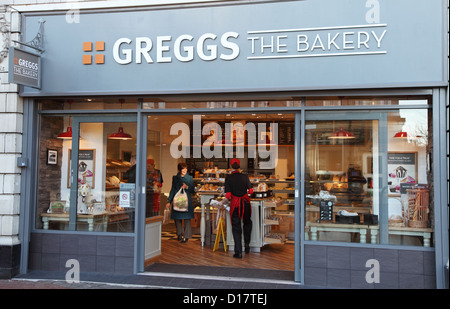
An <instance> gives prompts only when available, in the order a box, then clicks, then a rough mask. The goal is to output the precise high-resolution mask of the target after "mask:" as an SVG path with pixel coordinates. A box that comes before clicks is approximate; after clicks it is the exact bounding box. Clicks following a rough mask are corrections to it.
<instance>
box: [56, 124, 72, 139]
mask: <svg viewBox="0 0 450 309" xmlns="http://www.w3.org/2000/svg"><path fill="white" fill-rule="evenodd" d="M57 138H60V139H72V127H70V126H69V127H67V130H66V131H65V132H62V133H59V134H58V136H57Z"/></svg>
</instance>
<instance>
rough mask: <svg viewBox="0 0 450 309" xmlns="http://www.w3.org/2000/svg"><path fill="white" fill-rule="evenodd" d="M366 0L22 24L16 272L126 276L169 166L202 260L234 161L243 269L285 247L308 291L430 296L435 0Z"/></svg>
mask: <svg viewBox="0 0 450 309" xmlns="http://www.w3.org/2000/svg"><path fill="white" fill-rule="evenodd" d="M356 3H358V4H356ZM376 3H377V5H372V6H370V5H369V6H367V7H366V6H365V5H364V4H362V5H361V4H359V2H357V1H355V5H353V6H351V7H345V6H342V4H340V2H339V1H331V0H327V1H320V2H319V1H277V2H272V1H262V2H257V3H254V2H239V3H221V4H210V5H185V6H176V5H173V6H161V7H157V8H155V7H140V8H133V9H130V8H128V9H114V10H112V9H111V10H108V9H104V10H92V11H89V10H87V11H83V10H81V11H80V15H79V22H76V23H74V22H68V20H67V16H66V12H63V11H60V12H59V11H51V12H25V13H23V14H22V36H23V40H22V41H23V42H28V41H30V40H31V39H33V37H34V36H35V35H36V33H37V32H38V31H39V28H40V25H41V24H42V22H43V20H44V21H45V22H44V33H45V36H44V52H42V53H41V54H40V57H41V64H40V65H41V69H42V72H41V74H42V75H41V85H40V88H39V89H38V88H32V87H27V86H22V87H21V92H20V95H21V96H22V97H23V98H24V121H23V122H24V131H23V132H24V133H23V158H25V159H26V162H27V166H24V167H23V169H22V192H21V211H20V213H21V226H20V237H21V244H22V245H21V250H22V251H21V266H20V271H21V272H23V273H26V272H27V271H29V270H34V269H39V270H57V271H65V270H67V268H66V267H67V266H66V262H67V261H68V260H71V259H75V260H77V261H79V263H80V267H81V269H82V270H84V271H90V272H108V273H141V272H144V271H145V269H146V267H147V265H149V263H152V261H155V260H157V259H158V258H161V257H164V255H165V254H166V253H165V252H164V250H165V249H164V246H162V244H161V243H162V242H164V241H165V236H164V235H165V229H167V225H165V224H163V212H164V205H165V204H166V202H167V197H168V193H169V192H170V186H171V179H172V176H173V175H175V174H176V173H177V164H178V163H186V164H187V166H188V171H189V173H190V174H191V175H192V177H193V178H194V181H195V186H196V193H195V198H194V201H195V202H196V205H195V206H196V218H195V219H193V222H192V224H193V231H194V233H195V234H198V235H197V236H198V241H197V243H196V245H197V246H198V247H200V248H203V249H202V250H209V251H212V249H210V248H209V247H208V246H207V245H205V241H206V240H205V237H206V236H207V234H208V231H206V232H205V229H207V228H208V227H209V226H210V225H211V224H213V223H212V222H213V221H215V219H216V218H217V216H218V215H219V214H218V213H217V212H216V210H215V209H214V208H211V207H209V202H210V200H211V198H216V197H217V196H218V195H219V194H220V193H221V192H222V191H223V180H224V178H225V177H226V175H227V174H228V173H229V172H230V171H229V169H230V166H229V162H230V160H231V159H232V158H236V157H237V158H239V159H240V161H241V169H242V171H243V172H244V173H247V174H248V175H249V177H250V179H251V181H252V183H253V185H254V190H255V192H256V193H257V192H261V194H260V196H256V195H255V196H253V199H252V207H253V208H252V210H253V211H252V216H254V217H252V220H253V230H252V243H251V247H252V253H250V255H249V256H248V258H250V257H251V256H252V254H253V255H254V256H255V257H256V256H260V257H261V258H264V254H265V252H266V250H267V249H266V248H267V247H270V246H285V247H284V248H286V247H288V246H291V247H292V250H291V251H290V252H291V253H289V254H290V256H289V258H287V260H288V263H287V264H288V266H287V267H286V269H287V270H289V271H292V273H293V277H292V281H296V282H300V283H301V284H305V285H311V286H328V287H343V288H377V287H381V288H443V287H445V285H446V278H445V276H446V271H445V263H447V261H448V207H447V194H448V193H447V191H448V187H447V174H446V172H445V171H446V170H447V164H448V162H447V158H446V142H447V139H448V137H447V135H446V134H447V133H446V121H447V120H446V118H445V115H446V114H448V110H446V100H447V93H446V92H447V86H448V81H447V74H448V72H447V67H448V59H447V53H446V47H447V45H448V44H447V43H448V42H447V33H446V28H445V27H446V25H447V15H446V11H447V10H446V7H445V4H446V2H445V1H433V2H432V3H430V1H420V0H415V1H409V2H408V3H409V5H408V6H405V5H404V3H403V2H402V1H398V0H395V1H392V0H389V1H385V0H380V1H376ZM319 12H320V14H319ZM61 34H64V35H61ZM133 169H134V170H135V173H134V174H133V175H132V176H131V173H130V170H133ZM149 178H152V179H153V180H152V181H153V182H152V183H151V184H150V185H149V183H148V180H149ZM224 216H225V217H224V220H225V222H227V223H228V221H227V219H229V218H226V215H224ZM227 226H228V225H227ZM227 228H228V227H227ZM225 234H226V235H227V236H228V237H227V243H228V245H230V248H232V245H233V242H232V238H231V237H230V234H228V233H227V231H225ZM192 242H193V241H191V243H192ZM191 245H192V244H191ZM180 250H181V251H182V250H183V249H182V248H181V249H180ZM280 250H281V249H280ZM218 251H221V252H222V251H223V249H219V250H218ZM230 251H231V249H230ZM185 254H186V255H188V254H189V253H188V252H186V253H185ZM279 254H280V255H282V254H285V253H282V252H281V251H280V253H279ZM212 256H213V258H212V259H214V254H213V255H212ZM229 259H230V260H233V263H235V262H236V261H234V259H233V258H232V256H231V255H230V256H229ZM243 260H244V259H243ZM230 263H231V262H230ZM255 263H258V262H255ZM269 268H270V267H269ZM447 280H448V279H447Z"/></svg>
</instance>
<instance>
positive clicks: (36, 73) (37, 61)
mask: <svg viewBox="0 0 450 309" xmlns="http://www.w3.org/2000/svg"><path fill="white" fill-rule="evenodd" d="M8 75H9V82H10V83H15V84H19V85H24V86H29V87H33V88H37V89H41V56H39V55H36V54H34V53H31V52H28V51H24V50H22V49H18V48H15V47H10V48H9V74H8Z"/></svg>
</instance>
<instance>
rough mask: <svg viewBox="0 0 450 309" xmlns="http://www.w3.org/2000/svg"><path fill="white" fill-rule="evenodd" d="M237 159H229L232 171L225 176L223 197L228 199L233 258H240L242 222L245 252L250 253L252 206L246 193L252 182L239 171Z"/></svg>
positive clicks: (251, 190)
mask: <svg viewBox="0 0 450 309" xmlns="http://www.w3.org/2000/svg"><path fill="white" fill-rule="evenodd" d="M240 167H241V162H240V161H239V159H232V160H231V168H232V170H233V171H232V172H231V174H230V175H228V176H227V177H226V178H225V197H226V198H227V200H230V215H231V230H232V232H233V239H234V255H233V257H235V258H242V227H241V220H242V221H243V223H244V243H245V253H250V237H251V232H252V220H251V219H250V218H251V214H252V207H251V205H250V198H249V197H248V194H247V190H249V191H248V193H250V194H251V193H253V188H252V184H251V182H250V179H249V178H248V176H247V175H244V174H242V173H240V172H239V168H240Z"/></svg>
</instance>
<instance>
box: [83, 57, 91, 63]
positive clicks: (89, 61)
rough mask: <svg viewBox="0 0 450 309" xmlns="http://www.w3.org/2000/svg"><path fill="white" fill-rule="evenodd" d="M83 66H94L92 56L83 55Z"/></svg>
mask: <svg viewBox="0 0 450 309" xmlns="http://www.w3.org/2000/svg"><path fill="white" fill-rule="evenodd" d="M83 64H92V56H91V55H83Z"/></svg>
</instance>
